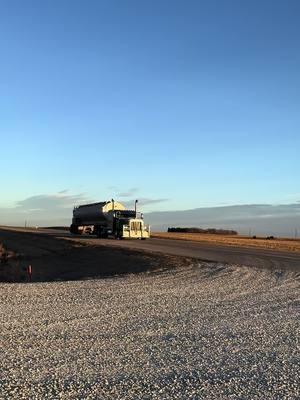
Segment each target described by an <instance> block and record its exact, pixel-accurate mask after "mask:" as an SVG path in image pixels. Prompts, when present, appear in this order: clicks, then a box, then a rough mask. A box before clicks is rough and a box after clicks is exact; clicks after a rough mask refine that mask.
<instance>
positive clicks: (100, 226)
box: [70, 199, 150, 239]
mask: <svg viewBox="0 0 300 400" xmlns="http://www.w3.org/2000/svg"><path fill="white" fill-rule="evenodd" d="M136 204H137V200H136V202H135V209H134V210H128V209H126V208H125V207H124V206H123V204H121V203H119V202H118V201H115V200H113V199H112V200H110V201H103V202H99V203H92V204H85V205H81V206H78V207H74V209H73V219H72V224H71V226H70V232H71V233H72V234H83V233H89V234H94V235H97V237H100V238H108V237H114V238H116V239H148V238H149V237H150V226H149V225H146V224H145V223H144V218H143V214H142V213H138V212H137V211H136Z"/></svg>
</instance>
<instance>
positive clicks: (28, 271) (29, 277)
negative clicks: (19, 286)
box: [27, 265, 32, 282]
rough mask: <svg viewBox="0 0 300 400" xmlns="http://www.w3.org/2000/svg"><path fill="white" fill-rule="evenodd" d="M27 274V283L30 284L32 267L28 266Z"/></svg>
mask: <svg viewBox="0 0 300 400" xmlns="http://www.w3.org/2000/svg"><path fill="white" fill-rule="evenodd" d="M27 273H28V279H29V282H31V280H32V266H31V265H28V267H27Z"/></svg>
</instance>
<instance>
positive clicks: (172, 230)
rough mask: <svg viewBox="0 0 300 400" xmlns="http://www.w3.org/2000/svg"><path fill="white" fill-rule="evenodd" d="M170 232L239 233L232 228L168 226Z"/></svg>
mask: <svg viewBox="0 0 300 400" xmlns="http://www.w3.org/2000/svg"><path fill="white" fill-rule="evenodd" d="M168 232H181V233H212V234H216V235H237V234H238V232H237V231H234V230H230V229H215V228H208V229H202V228H180V227H176V228H168Z"/></svg>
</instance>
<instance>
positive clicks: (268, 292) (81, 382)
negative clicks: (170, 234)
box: [0, 263, 300, 399]
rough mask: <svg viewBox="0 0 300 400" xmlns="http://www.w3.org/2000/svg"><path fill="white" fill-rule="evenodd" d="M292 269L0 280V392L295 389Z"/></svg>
mask: <svg viewBox="0 0 300 400" xmlns="http://www.w3.org/2000/svg"><path fill="white" fill-rule="evenodd" d="M299 307H300V302H299V274H297V273H294V272H286V271H285V272H279V271H278V272H273V271H269V270H258V269H256V268H248V267H241V266H237V265H226V266H225V265H222V264H206V263H194V264H189V265H186V266H184V267H178V268H176V269H173V270H165V271H163V272H156V273H154V272H147V273H140V274H137V275H136V274H130V275H126V276H123V277H114V278H107V279H96V280H88V281H73V282H71V281H69V282H52V283H33V284H1V285H0V319H1V325H0V336H1V342H0V364H1V370H0V398H1V399H7V398H10V399H155V398H157V399H283V398H284V399H298V398H299V396H300V391H299V367H300V365H299V350H300V349H299V329H300V323H299Z"/></svg>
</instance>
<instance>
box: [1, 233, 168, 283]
mask: <svg viewBox="0 0 300 400" xmlns="http://www.w3.org/2000/svg"><path fill="white" fill-rule="evenodd" d="M0 243H2V244H3V248H4V249H6V251H9V253H10V255H11V256H10V258H9V259H6V260H4V261H3V262H1V263H0V282H28V281H30V279H31V280H32V282H50V281H66V280H81V279H91V278H104V277H110V276H116V275H124V274H131V273H141V272H146V271H152V272H154V271H157V270H158V269H165V268H169V267H171V265H170V263H169V260H168V258H167V257H164V256H163V255H155V254H147V253H144V252H141V251H135V250H128V249H122V248H116V247H109V246H93V245H89V244H87V243H78V242H74V241H71V240H66V239H64V238H60V237H55V236H54V235H52V236H49V235H41V234H38V233H31V232H17V231H11V230H2V229H0ZM29 265H30V266H31V271H32V275H31V277H30V276H29V274H28V266H29Z"/></svg>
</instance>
